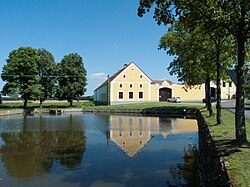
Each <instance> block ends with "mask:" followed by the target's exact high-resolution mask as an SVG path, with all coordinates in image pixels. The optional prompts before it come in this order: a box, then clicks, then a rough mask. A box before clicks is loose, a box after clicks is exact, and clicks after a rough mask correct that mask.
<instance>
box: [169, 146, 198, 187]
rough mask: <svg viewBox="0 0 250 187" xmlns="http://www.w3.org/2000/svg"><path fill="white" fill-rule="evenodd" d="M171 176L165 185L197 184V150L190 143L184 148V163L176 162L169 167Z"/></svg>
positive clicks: (191, 186) (192, 185) (193, 186)
mask: <svg viewBox="0 0 250 187" xmlns="http://www.w3.org/2000/svg"><path fill="white" fill-rule="evenodd" d="M169 171H170V173H171V175H172V178H171V179H170V180H168V181H167V182H166V184H167V186H171V187H174V186H190V187H195V186H199V181H198V151H197V150H196V148H195V147H193V146H192V145H189V146H188V149H187V150H184V164H177V166H176V167H170V169H169Z"/></svg>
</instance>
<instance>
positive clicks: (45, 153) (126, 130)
mask: <svg viewBox="0 0 250 187" xmlns="http://www.w3.org/2000/svg"><path fill="white" fill-rule="evenodd" d="M197 139H198V138H197V122H196V120H190V119H189V120H188V119H179V118H178V119H176V118H166V117H162V116H160V117H147V116H129V115H125V116H124V115H108V114H107V115H106V114H75V115H61V116H24V117H23V116H19V117H16V118H6V119H3V118H2V119H1V121H0V146H1V147H0V157H1V162H0V178H3V179H4V180H0V186H25V187H27V186H91V187H93V186H123V187H129V186H133V187H134V186H157V187H158V186H197V185H196V184H197V182H196V181H197V177H196V176H197V175H196V171H197V170H196V162H195V159H197V150H196V145H197ZM121 150H123V151H121ZM83 163H84V164H83ZM52 182H53V184H52Z"/></svg>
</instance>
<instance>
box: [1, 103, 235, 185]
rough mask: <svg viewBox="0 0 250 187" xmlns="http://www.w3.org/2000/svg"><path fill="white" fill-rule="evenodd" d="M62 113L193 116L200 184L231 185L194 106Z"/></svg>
mask: <svg viewBox="0 0 250 187" xmlns="http://www.w3.org/2000/svg"><path fill="white" fill-rule="evenodd" d="M60 110H61V112H62V113H71V112H84V113H116V114H124V113H126V114H144V115H159V114H160V115H161V114H168V115H169V116H181V117H187V118H195V119H197V121H198V129H199V177H200V185H201V186H233V185H232V182H231V181H230V179H229V176H228V173H227V170H226V167H225V164H224V160H223V158H220V157H219V155H218V151H217V148H216V145H215V142H214V140H213V138H212V136H211V133H210V130H209V128H208V125H207V123H206V121H205V119H204V117H203V116H202V114H201V112H200V111H199V109H196V108H183V107H180V108H147V109H116V108H110V109H106V108H70V109H60ZM49 111H50V110H48V109H47V110H46V109H35V110H31V111H24V110H22V109H20V110H3V111H0V116H8V115H15V114H24V113H31V114H36V113H49Z"/></svg>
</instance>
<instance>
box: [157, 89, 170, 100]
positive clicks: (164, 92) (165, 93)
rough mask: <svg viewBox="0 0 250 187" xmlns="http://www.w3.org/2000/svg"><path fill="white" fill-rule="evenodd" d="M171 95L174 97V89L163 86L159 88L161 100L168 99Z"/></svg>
mask: <svg viewBox="0 0 250 187" xmlns="http://www.w3.org/2000/svg"><path fill="white" fill-rule="evenodd" d="M170 97H172V89H170V88H161V89H160V90H159V101H167V99H168V98H170Z"/></svg>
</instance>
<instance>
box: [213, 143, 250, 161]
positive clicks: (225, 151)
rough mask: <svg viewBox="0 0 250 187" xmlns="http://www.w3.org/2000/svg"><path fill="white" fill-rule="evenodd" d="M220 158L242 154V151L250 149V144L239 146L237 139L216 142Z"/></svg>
mask: <svg viewBox="0 0 250 187" xmlns="http://www.w3.org/2000/svg"><path fill="white" fill-rule="evenodd" d="M214 142H215V144H216V147H217V148H218V152H219V155H220V156H223V157H224V156H229V155H231V154H234V153H237V152H241V150H240V149H250V142H248V143H247V144H244V145H242V144H239V143H238V142H237V141H236V140H235V139H224V140H214Z"/></svg>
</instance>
